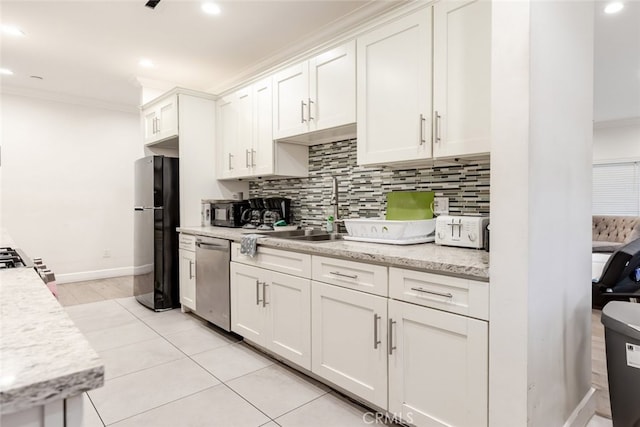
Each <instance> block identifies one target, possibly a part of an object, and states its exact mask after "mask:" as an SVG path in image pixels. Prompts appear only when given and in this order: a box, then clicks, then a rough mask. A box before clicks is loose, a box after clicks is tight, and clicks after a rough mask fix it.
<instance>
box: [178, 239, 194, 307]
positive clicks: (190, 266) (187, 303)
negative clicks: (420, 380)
mask: <svg viewBox="0 0 640 427" xmlns="http://www.w3.org/2000/svg"><path fill="white" fill-rule="evenodd" d="M178 252H179V256H180V264H179V269H180V304H182V307H183V309H184V308H186V309H190V310H196V254H195V252H191V251H186V250H184V249H180V250H179V251H178Z"/></svg>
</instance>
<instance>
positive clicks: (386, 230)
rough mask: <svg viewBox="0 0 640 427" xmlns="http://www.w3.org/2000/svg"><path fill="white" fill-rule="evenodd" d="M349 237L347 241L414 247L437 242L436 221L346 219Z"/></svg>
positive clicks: (345, 237)
mask: <svg viewBox="0 0 640 427" xmlns="http://www.w3.org/2000/svg"><path fill="white" fill-rule="evenodd" d="M344 225H345V227H346V228H347V233H349V235H348V236H344V237H343V238H344V239H345V240H356V241H360V242H371V243H386V244H391V245H413V244H416V243H427V242H433V241H434V240H435V230H436V220H435V219H422V220H406V221H401V220H386V219H378V218H357V219H345V220H344Z"/></svg>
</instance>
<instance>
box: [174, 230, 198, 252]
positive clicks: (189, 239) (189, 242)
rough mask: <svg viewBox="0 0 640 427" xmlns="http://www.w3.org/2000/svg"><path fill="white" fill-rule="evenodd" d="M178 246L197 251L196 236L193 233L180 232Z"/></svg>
mask: <svg viewBox="0 0 640 427" xmlns="http://www.w3.org/2000/svg"><path fill="white" fill-rule="evenodd" d="M178 248H179V249H184V250H185V251H191V252H195V251H196V236H193V235H191V234H184V233H180V236H179V237H178Z"/></svg>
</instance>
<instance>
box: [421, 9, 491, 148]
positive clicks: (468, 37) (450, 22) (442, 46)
mask: <svg viewBox="0 0 640 427" xmlns="http://www.w3.org/2000/svg"><path fill="white" fill-rule="evenodd" d="M433 13H434V31H433V45H434V52H433V54H434V60H433V65H434V67H433V106H434V108H433V109H434V120H435V129H434V136H435V139H434V144H433V155H434V157H454V156H463V155H472V154H482V153H489V152H490V148H491V147H490V143H491V127H490V124H491V115H490V113H491V108H490V106H491V98H490V97H491V2H490V1H487V0H473V1H468V0H467V1H440V2H437V3H435V5H434V6H433Z"/></svg>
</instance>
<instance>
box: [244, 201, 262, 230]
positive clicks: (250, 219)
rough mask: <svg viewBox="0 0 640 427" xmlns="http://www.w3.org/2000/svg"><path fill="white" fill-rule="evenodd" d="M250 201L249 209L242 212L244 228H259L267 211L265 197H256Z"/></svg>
mask: <svg viewBox="0 0 640 427" xmlns="http://www.w3.org/2000/svg"><path fill="white" fill-rule="evenodd" d="M248 202H249V209H247V210H246V211H244V212H243V214H242V223H243V224H244V226H243V228H258V227H259V226H260V225H261V224H262V215H263V214H264V212H265V206H264V199H263V198H262V197H255V198H253V199H249V200H248Z"/></svg>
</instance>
